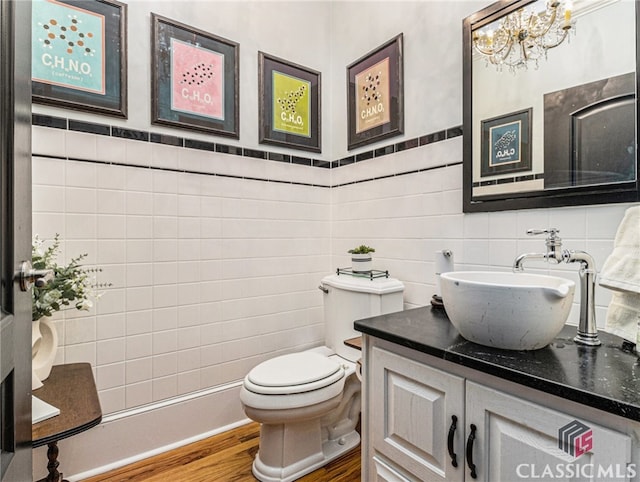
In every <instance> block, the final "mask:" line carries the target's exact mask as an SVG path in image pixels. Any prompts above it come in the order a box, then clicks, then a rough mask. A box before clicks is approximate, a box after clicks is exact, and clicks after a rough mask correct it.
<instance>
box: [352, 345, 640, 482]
mask: <svg viewBox="0 0 640 482" xmlns="http://www.w3.org/2000/svg"><path fill="white" fill-rule="evenodd" d="M486 379H487V375H486V374H478V377H477V378H476V377H475V376H474V370H469V369H460V367H459V366H458V365H456V364H453V363H448V362H445V361H443V360H440V359H436V358H435V357H431V356H429V355H427V354H424V353H421V352H417V351H414V350H411V349H409V348H406V347H403V346H400V345H396V344H393V343H389V342H386V341H384V340H378V339H376V338H372V337H370V336H366V337H365V343H364V379H363V389H364V400H363V422H364V423H363V430H364V433H363V463H362V467H363V472H362V480H363V481H366V482H370V481H388V482H391V481H447V482H461V481H478V482H496V481H509V480H520V479H522V480H526V479H538V480H552V479H555V480H576V481H578V480H624V481H629V480H636V474H635V468H634V464H632V463H631V462H632V448H633V449H634V450H638V448H637V447H635V448H634V447H633V444H632V437H631V436H630V435H629V434H628V433H624V432H621V431H619V430H614V429H611V428H607V427H605V426H602V425H601V423H605V424H606V421H603V420H605V419H606V418H605V419H603V420H586V419H584V418H580V417H579V416H577V415H575V414H571V413H565V412H563V411H562V410H555V409H552V408H549V407H547V406H543V405H540V404H538V403H534V402H532V401H529V400H527V399H526V397H524V395H525V394H526V391H527V390H533V389H530V388H526V387H522V388H520V387H518V390H517V393H515V394H514V393H506V392H504V391H502V390H498V389H495V388H492V387H490V386H487V383H486ZM576 422H578V423H576ZM596 422H599V423H596ZM579 424H583V425H579ZM563 427H567V428H565V429H563ZM559 433H569V434H573V439H575V440H578V439H580V440H581V444H578V447H577V448H576V447H574V450H578V451H580V450H581V447H582V448H583V449H584V451H585V453H583V454H579V453H578V454H576V455H577V456H574V455H571V454H570V453H569V452H570V450H571V449H570V448H568V445H565V448H566V450H563V448H562V447H561V446H560V445H561V444H560V442H559ZM570 471H573V473H570ZM598 471H602V472H600V473H599V472H598ZM574 475H575V476H574Z"/></svg>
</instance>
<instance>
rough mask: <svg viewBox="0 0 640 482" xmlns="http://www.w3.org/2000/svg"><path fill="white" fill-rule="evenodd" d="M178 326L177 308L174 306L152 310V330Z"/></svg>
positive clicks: (156, 330)
mask: <svg viewBox="0 0 640 482" xmlns="http://www.w3.org/2000/svg"><path fill="white" fill-rule="evenodd" d="M177 327H178V310H177V308H176V307H175V306H172V307H168V308H157V309H154V310H153V330H154V332H158V331H161V330H173V329H175V328H177Z"/></svg>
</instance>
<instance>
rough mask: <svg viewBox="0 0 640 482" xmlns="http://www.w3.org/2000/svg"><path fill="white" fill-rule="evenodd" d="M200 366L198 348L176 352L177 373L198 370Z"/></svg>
mask: <svg viewBox="0 0 640 482" xmlns="http://www.w3.org/2000/svg"><path fill="white" fill-rule="evenodd" d="M200 366H201V365H200V348H192V349H189V350H180V351H179V352H178V373H183V372H188V371H191V370H198V369H199V368H200Z"/></svg>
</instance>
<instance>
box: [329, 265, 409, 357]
mask: <svg viewBox="0 0 640 482" xmlns="http://www.w3.org/2000/svg"><path fill="white" fill-rule="evenodd" d="M321 284H322V287H323V292H324V295H323V297H324V323H325V335H324V338H325V344H326V345H327V346H328V347H329V348H331V349H332V350H333V351H335V352H336V353H337V354H338V355H340V356H342V357H344V358H346V359H347V360H350V361H356V360H358V359H359V358H360V357H361V356H362V353H361V352H360V351H359V350H356V349H353V348H350V347H348V346H346V345H345V344H344V340H347V339H349V338H353V337H356V336H360V334H361V333H360V332H357V331H355V330H354V329H353V322H354V321H356V320H360V319H362V318H369V317H371V316H377V315H384V314H386V313H393V312H395V311H402V309H403V299H402V296H403V292H404V285H403V284H402V283H401V282H400V281H398V280H397V279H394V278H385V277H380V278H373V279H370V278H368V277H363V276H353V275H350V274H339V275H338V274H333V275H330V276H326V277H325V278H323V279H322V282H321Z"/></svg>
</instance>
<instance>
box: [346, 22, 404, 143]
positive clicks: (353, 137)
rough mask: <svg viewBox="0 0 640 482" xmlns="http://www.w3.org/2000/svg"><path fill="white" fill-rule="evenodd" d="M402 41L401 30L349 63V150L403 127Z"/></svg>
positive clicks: (397, 132) (401, 129) (394, 133)
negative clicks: (396, 34) (382, 43)
mask: <svg viewBox="0 0 640 482" xmlns="http://www.w3.org/2000/svg"><path fill="white" fill-rule="evenodd" d="M402 41H403V36H402V34H400V35H398V36H396V37H394V38H393V39H391V40H389V41H388V42H386V43H385V44H384V45H381V46H380V47H378V48H377V49H375V50H373V51H372V52H369V53H368V54H366V55H365V56H364V57H362V58H360V59H358V60H356V61H355V62H353V63H352V64H351V65H349V66H348V67H347V89H348V92H347V94H348V95H347V102H348V107H349V108H348V115H349V122H348V129H349V132H348V146H347V149H349V150H351V149H354V148H356V147H360V146H364V145H367V144H371V143H372V142H377V141H379V140H382V139H386V138H388V137H393V136H397V135H400V134H402V133H403V131H404V92H403V90H404V86H403V83H404V81H403V75H404V74H403V44H402Z"/></svg>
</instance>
